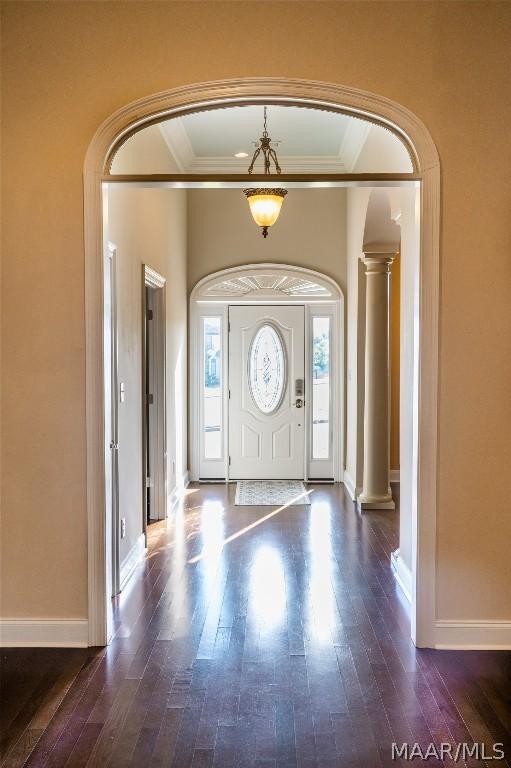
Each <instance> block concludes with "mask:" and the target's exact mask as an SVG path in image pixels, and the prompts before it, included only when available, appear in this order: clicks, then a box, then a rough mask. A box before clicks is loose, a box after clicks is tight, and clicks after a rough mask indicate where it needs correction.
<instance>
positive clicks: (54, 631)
mask: <svg viewBox="0 0 511 768" xmlns="http://www.w3.org/2000/svg"><path fill="white" fill-rule="evenodd" d="M88 645H89V626H88V621H87V620H86V619H0V647H2V648H87V646H88Z"/></svg>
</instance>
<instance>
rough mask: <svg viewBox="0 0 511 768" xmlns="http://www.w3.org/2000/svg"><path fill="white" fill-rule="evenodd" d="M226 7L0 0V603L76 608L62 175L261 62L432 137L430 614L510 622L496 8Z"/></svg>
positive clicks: (504, 211) (78, 277) (505, 250)
mask: <svg viewBox="0 0 511 768" xmlns="http://www.w3.org/2000/svg"><path fill="white" fill-rule="evenodd" d="M233 8H234V6H233V4H232V3H222V2H216V3H202V2H190V3H181V2H159V3H145V2H130V3H125V2H116V3H111V2H106V3H103V2H96V3H88V2H61V3H39V2H35V3H32V2H12V3H5V4H4V6H3V27H2V34H3V45H2V63H3V85H2V98H3V115H4V124H3V142H2V153H3V155H2V159H3V178H2V184H3V222H4V226H3V269H4V275H3V301H2V313H3V329H2V330H3V334H4V347H3V365H2V373H3V387H4V389H3V433H2V440H3V515H4V517H3V536H2V546H3V552H2V567H3V578H2V587H3V590H4V596H3V606H2V611H3V613H4V615H9V616H13V617H14V616H19V617H22V616H38V617H45V616H46V617H50V616H52V617H59V616H68V617H82V616H85V615H86V612H87V605H86V603H87V601H86V591H87V585H86V512H85V408H84V406H85V389H84V386H85V384H84V382H85V369H84V362H85V357H84V354H85V332H84V304H83V296H84V260H83V198H82V168H83V159H84V156H85V152H86V149H87V146H88V144H89V142H90V140H91V137H92V135H93V133H94V131H95V129H96V128H97V126H98V125H99V124H100V122H101V121H102V120H104V119H105V118H106V117H107V116H108V115H110V114H111V113H112V112H113V111H114V110H116V109H118V108H119V107H121V106H122V105H123V104H126V103H127V102H129V101H131V100H133V99H136V98H138V97H141V96H143V95H146V94H148V93H151V92H156V91H159V90H164V89H166V88H171V87H173V86H180V85H184V84H187V83H192V82H200V81H205V80H211V79H215V78H227V77H244V76H257V75H265V76H266V75H267V76H270V75H280V76H289V77H306V78H313V79H319V80H327V81H333V82H338V83H345V84H347V85H351V86H356V87H359V88H364V89H367V90H370V91H374V92H376V93H379V94H383V95H384V96H387V97H389V98H391V99H394V100H396V101H398V102H400V103H401V104H403V105H405V106H406V107H407V108H408V109H410V110H412V111H413V112H415V113H416V114H417V115H418V116H419V117H420V118H421V119H422V120H423V121H424V122H425V123H426V125H427V127H428V128H429V130H430V131H431V134H432V136H433V138H434V140H435V142H436V144H437V147H438V150H439V154H440V160H441V165H442V231H441V296H440V303H441V313H440V391H439V417H440V427H439V457H440V468H439V469H440V471H439V477H438V483H439V484H438V516H439V519H438V534H437V535H438V540H437V551H438V562H439V566H438V583H437V588H438V614H439V616H440V617H442V618H461V619H492V618H493V619H499V618H502V619H503V618H507V619H509V618H510V617H511V591H510V590H509V583H510V582H511V561H510V558H509V553H508V542H509V540H510V538H511V530H510V526H511V516H510V515H509V513H508V511H507V506H506V502H507V499H508V498H509V496H510V493H511V475H510V473H509V466H510V460H511V398H510V396H509V386H510V385H509V382H510V381H511V312H510V311H509V294H510V283H511V260H510V259H509V258H508V256H509V252H510V245H511V219H510V217H509V203H510V179H511V167H510V163H511V156H510V153H509V151H508V149H509V141H508V136H509V125H510V123H511V102H510V100H509V98H508V94H509V71H510V68H511V61H510V56H511V46H510V45H509V30H510V24H511V5H510V4H509V3H506V2H504V3H499V2H495V3H485V2H483V3H479V2H459V3H443V2H430V3H422V2H419V3H414V2H408V3H402V2H379V3H359V2H343V3H336V2H309V3H308V2H295V3H292V4H291V3H286V2H283V3H274V2H272V3H271V4H270V3H243V4H241V3H238V4H236V10H235V12H234V11H233ZM268 13H271V19H272V23H271V24H270V25H269V24H268V23H267V19H268ZM481 51H484V57H483V58H482V57H481ZM194 277H195V276H194ZM194 277H191V280H193V279H194Z"/></svg>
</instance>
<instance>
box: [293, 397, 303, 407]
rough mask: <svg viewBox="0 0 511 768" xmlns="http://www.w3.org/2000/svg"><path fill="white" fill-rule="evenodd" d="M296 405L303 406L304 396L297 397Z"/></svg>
mask: <svg viewBox="0 0 511 768" xmlns="http://www.w3.org/2000/svg"><path fill="white" fill-rule="evenodd" d="M295 406H296V407H297V408H301V407H302V406H303V400H302V398H301V397H297V398H296V402H295Z"/></svg>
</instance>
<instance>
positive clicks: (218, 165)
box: [159, 117, 372, 173]
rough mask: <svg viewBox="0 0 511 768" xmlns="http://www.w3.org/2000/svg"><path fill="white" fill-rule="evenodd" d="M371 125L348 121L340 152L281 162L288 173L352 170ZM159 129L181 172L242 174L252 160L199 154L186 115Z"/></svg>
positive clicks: (282, 157) (284, 157)
mask: <svg viewBox="0 0 511 768" xmlns="http://www.w3.org/2000/svg"><path fill="white" fill-rule="evenodd" d="M371 128H372V123H370V122H368V121H367V120H357V119H351V120H348V121H347V127H346V131H345V133H344V136H343V140H342V142H341V146H340V148H339V152H338V153H337V154H336V155H303V156H302V155H283V154H282V153H279V163H280V165H281V167H282V168H283V169H284V171H285V172H286V173H296V172H300V171H307V172H315V171H317V172H318V173H350V172H352V171H353V169H354V167H355V165H356V164H357V161H358V158H359V157H360V153H361V152H362V149H363V148H364V145H365V143H366V141H367V137H368V136H369V133H370V131H371ZM159 129H160V132H161V134H162V136H163V138H164V140H165V143H166V145H167V147H168V149H169V151H170V153H171V155H172V157H173V159H174V160H175V162H176V165H177V166H178V168H179V170H180V171H181V173H236V172H241V173H242V172H243V171H246V169H247V166H248V163H249V162H250V158H246V157H243V158H238V157H234V156H231V155H215V156H198V155H196V154H195V152H194V150H193V146H192V143H191V141H190V138H189V136H188V133H187V130H186V126H185V122H184V120H183V118H182V117H175V118H173V119H171V120H167V121H165V122H162V123H159ZM247 161H248V162H247Z"/></svg>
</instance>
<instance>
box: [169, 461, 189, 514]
mask: <svg viewBox="0 0 511 768" xmlns="http://www.w3.org/2000/svg"><path fill="white" fill-rule="evenodd" d="M189 485H190V472H189V471H188V470H186V472H184V473H183V476H182V477H181V478H179V479H178V481H177V483H176V485H175V486H174V488H173V489H172V491H171V492H170V494H169V509H173V508H174V507H175V506H176V504H177V502H178V501H179V499H180V498H181V497H182V495H183V491H184V490H185V489H186V488H188V486H189Z"/></svg>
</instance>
